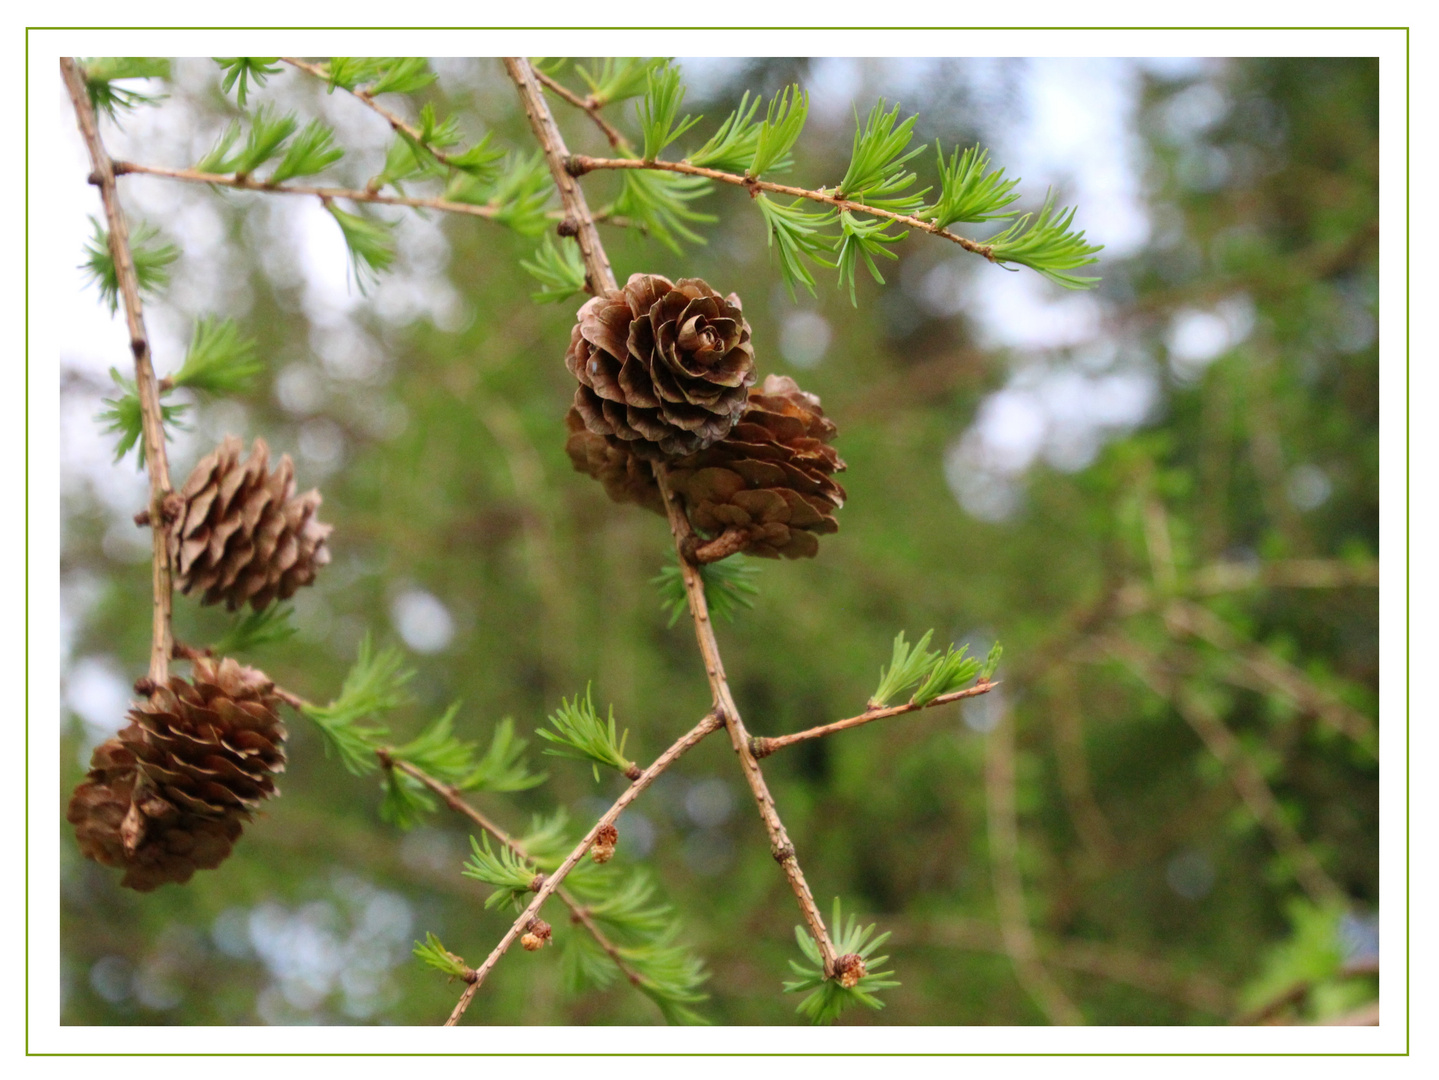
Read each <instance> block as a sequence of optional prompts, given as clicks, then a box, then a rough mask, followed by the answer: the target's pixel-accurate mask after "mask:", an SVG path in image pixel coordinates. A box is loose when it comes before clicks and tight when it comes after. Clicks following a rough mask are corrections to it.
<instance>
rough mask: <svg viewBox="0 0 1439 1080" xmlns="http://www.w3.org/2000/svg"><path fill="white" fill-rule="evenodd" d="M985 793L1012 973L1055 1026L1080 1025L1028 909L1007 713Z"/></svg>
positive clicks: (988, 744) (996, 733)
mask: <svg viewBox="0 0 1439 1080" xmlns="http://www.w3.org/2000/svg"><path fill="white" fill-rule="evenodd" d="M985 751H986V752H985V760H984V793H985V802H986V805H987V809H988V813H987V817H988V819H989V866H990V872H991V874H992V875H993V879H994V901H995V906H996V907H997V908H998V911H999V925H1000V930H1001V931H1002V933H1003V936H1004V949H1005V952H1007V953H1008V954H1009V958H1010V960H1011V962H1013V964H1014V973H1015V975H1016V976H1017V977H1018V979H1019V982H1020V984H1021V985H1022V986H1023V987H1024V988H1025V990H1027V991H1028V992H1029V996H1030V997H1031V998H1033V999H1034V1003H1035V1004H1036V1005H1038V1006H1039V1008H1040V1010H1041V1011H1042V1012H1043V1013H1044V1014H1045V1016H1047V1017H1048V1018H1049V1022H1050V1023H1051V1024H1069V1025H1074V1024H1082V1023H1084V1015H1083V1014H1082V1013H1081V1012H1080V1011H1079V1010H1078V1009H1077V1008H1076V1007H1075V1005H1074V1002H1072V1001H1070V1000H1069V995H1068V994H1066V993H1065V992H1064V990H1063V988H1062V987H1061V986H1060V985H1059V984H1058V983H1057V982H1055V981H1054V977H1053V976H1052V975H1050V974H1049V971H1048V970H1047V969H1046V968H1045V966H1044V964H1043V963H1042V962H1041V961H1040V959H1039V950H1038V948H1037V947H1036V945H1035V943H1034V931H1033V930H1032V929H1031V928H1030V925H1029V915H1028V914H1027V913H1026V911H1025V906H1024V879H1023V878H1022V876H1021V875H1020V872H1019V820H1018V814H1017V811H1016V809H1015V798H1014V716H1013V714H1012V713H1010V712H1009V711H1008V710H1005V711H1004V713H1003V715H1002V716H1001V717H1000V721H999V723H998V724H997V725H996V726H995V728H994V730H993V731H991V732H990V733H989V736H988V738H987V739H986V740H985Z"/></svg>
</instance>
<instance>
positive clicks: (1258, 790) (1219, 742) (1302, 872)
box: [1104, 638, 1347, 905]
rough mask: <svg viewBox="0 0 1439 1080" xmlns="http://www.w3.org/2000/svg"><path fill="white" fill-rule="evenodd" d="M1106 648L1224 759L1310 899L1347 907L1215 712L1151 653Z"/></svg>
mask: <svg viewBox="0 0 1439 1080" xmlns="http://www.w3.org/2000/svg"><path fill="white" fill-rule="evenodd" d="M1104 644H1105V647H1106V648H1107V650H1108V651H1109V653H1110V654H1111V655H1112V656H1113V657H1114V658H1115V659H1116V660H1119V661H1121V662H1122V663H1124V664H1125V665H1127V666H1128V667H1129V669H1130V670H1131V671H1133V672H1134V673H1135V674H1136V675H1137V676H1138V677H1139V678H1140V680H1141V681H1142V682H1144V683H1145V684H1146V685H1147V686H1149V688H1150V689H1152V690H1153V691H1154V692H1155V693H1156V694H1158V695H1159V696H1160V697H1163V698H1165V699H1166V700H1168V701H1169V702H1171V703H1172V704H1173V705H1174V707H1175V709H1177V710H1178V711H1179V714H1180V715H1181V716H1183V717H1184V719H1185V720H1186V721H1187V722H1188V723H1189V726H1190V727H1192V728H1193V729H1194V732H1195V734H1197V735H1198V736H1199V738H1200V739H1201V740H1202V741H1203V742H1204V745H1205V746H1206V747H1207V748H1208V750H1209V752H1210V753H1211V754H1213V755H1214V756H1215V757H1216V758H1218V759H1219V761H1220V763H1221V764H1223V766H1224V769H1225V772H1226V773H1227V774H1228V776H1229V780H1230V783H1232V784H1233V785H1234V790H1235V791H1236V792H1238V794H1239V797H1240V799H1241V800H1243V802H1244V805H1245V806H1247V807H1248V808H1249V812H1250V813H1251V814H1253V815H1254V817H1255V818H1256V819H1257V820H1258V822H1259V824H1260V825H1261V826H1263V828H1264V831H1265V832H1267V833H1268V834H1269V839H1270V841H1271V842H1272V843H1273V844H1274V846H1275V848H1276V849H1277V850H1278V851H1279V852H1280V854H1282V855H1283V856H1284V857H1285V858H1286V859H1288V860H1289V863H1290V866H1291V867H1292V869H1293V872H1294V878H1295V880H1296V881H1298V882H1299V885H1300V887H1301V888H1303V889H1304V891H1305V892H1306V893H1308V894H1309V897H1310V899H1311V900H1313V901H1314V902H1315V903H1316V904H1321V905H1329V904H1336V903H1338V904H1343V903H1346V902H1347V898H1346V897H1345V895H1344V891H1343V890H1342V889H1340V888H1339V886H1338V885H1336V884H1335V883H1334V879H1333V878H1331V877H1330V876H1329V875H1328V874H1327V873H1325V871H1324V867H1322V866H1321V865H1320V864H1319V860H1318V859H1317V858H1315V856H1314V852H1312V851H1311V850H1309V845H1308V844H1306V843H1305V842H1304V840H1303V838H1302V837H1300V835H1299V834H1298V833H1297V832H1296V831H1295V829H1294V826H1293V825H1291V824H1290V823H1289V820H1288V819H1287V818H1286V817H1285V816H1284V811H1283V810H1282V808H1281V807H1280V805H1279V800H1278V799H1276V798H1275V797H1274V792H1273V791H1271V790H1270V788H1269V783H1268V782H1267V781H1266V780H1265V779H1264V774H1263V773H1261V772H1260V771H1259V767H1258V766H1257V765H1255V764H1254V762H1253V761H1252V760H1251V759H1250V757H1249V755H1248V754H1246V753H1245V752H1244V748H1243V747H1242V746H1241V745H1240V743H1239V739H1238V738H1236V737H1235V735H1234V732H1232V731H1230V730H1229V728H1228V727H1227V726H1226V725H1225V723H1224V721H1223V720H1222V719H1220V717H1219V716H1218V715H1217V714H1216V713H1215V712H1214V710H1213V709H1212V708H1210V707H1209V705H1208V704H1207V703H1206V702H1205V701H1204V700H1203V699H1202V698H1200V697H1199V696H1197V695H1196V694H1194V693H1192V692H1191V691H1190V690H1189V689H1188V688H1187V687H1185V686H1184V684H1183V683H1182V682H1181V681H1180V680H1179V679H1177V678H1174V677H1173V676H1171V675H1170V674H1169V673H1168V672H1166V671H1165V670H1164V668H1163V665H1162V664H1161V663H1160V661H1159V658H1158V657H1156V656H1154V655H1153V654H1152V653H1150V652H1149V651H1148V650H1147V649H1145V648H1143V647H1142V646H1140V645H1138V644H1137V643H1135V642H1133V641H1129V640H1127V639H1123V638H1109V639H1106V641H1105V643H1104Z"/></svg>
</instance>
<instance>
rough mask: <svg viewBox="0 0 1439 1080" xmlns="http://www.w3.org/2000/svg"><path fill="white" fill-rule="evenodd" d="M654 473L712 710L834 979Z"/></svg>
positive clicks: (662, 475) (676, 520) (664, 473)
mask: <svg viewBox="0 0 1439 1080" xmlns="http://www.w3.org/2000/svg"><path fill="white" fill-rule="evenodd" d="M654 472H655V479H656V480H657V481H658V482H659V487H660V493H661V495H662V496H663V498H664V501H665V512H666V513H667V515H668V516H669V522H670V532H671V533H672V534H673V536H674V542H675V552H676V554H677V555H678V558H679V564H680V575H681V577H682V579H683V580H684V586H685V595H686V597H687V598H688V599H689V606H690V614H691V615H692V616H694V623H695V636H696V637H697V638H698V639H699V646H700V655H701V656H703V657H704V664H705V674H706V675H707V677H708V678H709V684H710V693H711V694H712V695H713V697H714V705H715V709H716V711H717V712H718V713H719V714H720V716H721V717H723V719H724V724H725V728H726V729H727V730H728V731H729V736H730V742H731V743H732V744H733V746H734V752H735V753H736V754H737V755H739V760H740V768H741V770H742V771H743V772H744V776H745V780H746V781H747V782H748V783H749V787H750V791H751V792H752V793H753V794H754V799H755V803H756V805H757V806H758V807H759V815H760V818H761V819H762V820H763V821H764V824H765V828H766V830H768V832H769V842H770V853H771V854H772V855H773V856H774V858H775V861H776V862H778V863H779V864H780V866H781V868H782V869H783V870H784V874H785V877H786V878H787V879H788V880H789V886H790V889H791V890H793V892H794V895H795V899H796V900H797V901H798V902H799V909H800V914H801V915H802V916H803V918H804V921H805V924H806V925H807V926H808V927H809V932H810V936H811V937H813V938H814V940H815V944H817V945H818V946H819V951H820V956H821V957H822V958H823V959H824V973H825V976H826V977H831V978H832V977H833V976H834V971H835V967H834V964H835V960H836V959H838V956H837V954H836V953H835V949H834V942H832V941H831V940H830V937H829V932H828V931H827V930H826V929H825V926H824V919H823V917H822V916H821V915H820V913H819V907H818V906H817V905H816V904H815V902H814V895H813V894H812V893H811V892H810V888H809V882H807V881H806V880H805V877H804V871H803V870H801V869H800V865H799V859H798V858H796V856H795V851H794V845H793V844H791V843H790V840H789V834H788V833H786V832H785V827H784V822H782V821H781V820H780V817H779V811H778V810H777V809H776V808H775V804H774V797H773V796H772V795H771V794H770V793H769V785H768V784H766V783H765V779H764V773H762V772H761V771H760V767H759V761H758V759H757V758H756V757H755V755H754V753H753V752H752V751H751V750H750V736H749V732H747V731H746V730H745V726H744V721H743V720H742V719H740V714H739V709H738V708H737V707H736V706H735V703H734V697H733V696H732V695H731V694H730V689H729V681H728V680H727V679H726V678H725V673H724V663H723V662H722V661H721V660H720V654H719V643H718V642H717V641H716V640H715V635H714V624H713V623H711V621H710V616H709V605H708V603H707V602H706V601H705V588H704V581H703V580H702V579H701V578H700V572H699V568H698V567H697V566H696V565H695V564H694V563H693V562H691V561H690V560H689V559H688V558H686V556H685V551H686V550H687V549H688V548H689V547H690V546H691V544H692V542H693V540H694V530H693V529H692V528H691V527H690V523H689V518H687V517H686V516H685V512H684V510H683V508H682V507H681V506H680V504H679V496H677V495H676V494H675V492H674V489H673V488H671V487H670V483H669V470H668V468H667V467H666V466H665V465H664V464H657V465H655V468H654Z"/></svg>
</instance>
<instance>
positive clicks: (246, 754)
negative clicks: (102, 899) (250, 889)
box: [65, 657, 285, 892]
mask: <svg viewBox="0 0 1439 1080" xmlns="http://www.w3.org/2000/svg"><path fill="white" fill-rule="evenodd" d="M279 705H280V699H279V698H278V697H277V696H276V695H275V693H274V684H273V683H271V682H270V680H269V679H267V678H266V677H265V676H264V674H263V673H261V672H259V671H256V670H255V669H254V668H248V667H243V666H241V665H240V664H238V663H236V662H235V661H234V660H229V659H225V660H218V661H215V660H210V659H208V658H206V657H201V658H199V659H197V660H195V662H194V674H193V677H192V678H191V679H190V680H188V681H187V680H185V679H183V678H181V677H180V676H178V675H172V676H171V677H170V679H169V681H168V683H167V684H166V685H165V686H161V687H157V688H155V689H154V691H153V692H152V693H151V695H150V697H149V699H148V700H147V701H144V702H142V703H140V704H138V705H136V706H135V707H134V708H133V709H131V710H130V714H129V715H130V723H129V725H128V726H126V727H125V728H124V729H123V730H122V731H121V732H120V733H119V734H118V735H116V736H115V737H114V738H111V739H107V740H105V741H104V742H103V743H101V744H100V745H99V746H97V747H96V748H95V752H94V755H93V756H92V757H91V759H90V772H89V775H87V776H86V778H85V780H84V781H82V782H81V784H80V786H79V787H77V788H76V789H75V793H74V795H73V796H72V797H71V799H70V806H69V809H68V810H67V811H66V814H65V816H66V819H67V820H68V821H70V823H71V824H73V825H74V826H75V836H76V839H77V840H78V841H79V842H80V850H81V852H82V853H83V854H84V855H85V857H86V858H89V859H94V860H95V861H96V862H99V863H101V864H103V865H105V866H116V867H123V868H124V870H125V876H124V877H123V878H122V879H121V881H120V884H121V885H123V886H125V887H126V888H131V889H136V890H138V891H140V892H149V891H150V890H151V889H154V888H155V887H156V886H158V885H162V884H164V883H165V882H167V881H174V882H178V883H183V882H186V881H189V880H190V876H191V875H192V874H194V872H195V871H196V870H207V869H212V868H213V867H216V866H219V865H220V863H222V862H224V861H225V859H226V858H228V857H229V854H230V851H231V849H232V848H233V847H234V844H235V841H236V840H238V839H239V838H240V833H241V831H242V829H243V828H244V822H245V821H247V820H249V818H250V817H251V816H252V815H253V813H254V811H255V809H256V808H257V807H258V806H259V805H260V803H261V802H263V801H264V800H265V799H267V798H269V797H270V796H272V795H275V794H277V792H276V789H275V776H276V775H277V774H278V773H280V772H282V771H283V770H284V767H285V749H284V742H285V727H284V725H283V724H281V723H280V716H279Z"/></svg>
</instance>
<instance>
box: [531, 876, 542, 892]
mask: <svg viewBox="0 0 1439 1080" xmlns="http://www.w3.org/2000/svg"><path fill="white" fill-rule="evenodd" d="M544 887H545V875H544V874H536V875H535V876H534V877H533V878H531V879H530V892H539V891H540V890H541V889H543V888H544Z"/></svg>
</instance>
